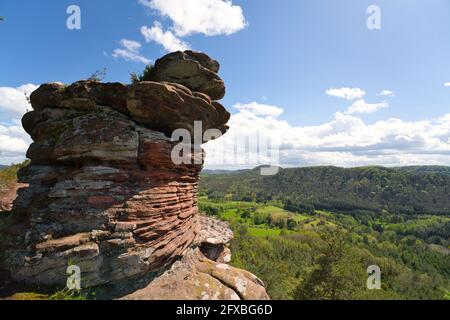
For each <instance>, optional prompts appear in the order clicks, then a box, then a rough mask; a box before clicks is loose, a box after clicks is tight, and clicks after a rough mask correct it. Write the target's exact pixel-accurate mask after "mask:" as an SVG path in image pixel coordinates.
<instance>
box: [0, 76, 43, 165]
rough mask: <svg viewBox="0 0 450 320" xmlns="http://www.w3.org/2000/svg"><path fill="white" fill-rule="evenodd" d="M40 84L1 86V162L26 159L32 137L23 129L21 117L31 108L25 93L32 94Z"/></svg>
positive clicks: (6, 162)
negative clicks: (15, 86)
mask: <svg viewBox="0 0 450 320" xmlns="http://www.w3.org/2000/svg"><path fill="white" fill-rule="evenodd" d="M37 88H38V86H36V85H34V84H24V85H22V86H20V87H17V88H11V87H0V114H1V116H2V118H3V119H8V120H7V121H4V122H2V123H0V164H3V165H9V164H12V163H18V162H21V161H23V160H24V159H25V153H26V151H27V149H28V146H29V144H30V143H31V139H30V137H29V136H28V134H27V133H26V132H25V130H23V128H22V125H21V123H20V120H19V118H20V117H22V115H23V114H25V113H26V112H27V110H31V109H32V108H31V106H30V104H29V103H28V101H27V98H26V96H25V95H30V94H31V93H32V92H33V91H34V90H36V89H37Z"/></svg>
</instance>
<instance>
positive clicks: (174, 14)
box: [139, 0, 246, 37]
mask: <svg viewBox="0 0 450 320" xmlns="http://www.w3.org/2000/svg"><path fill="white" fill-rule="evenodd" d="M139 3H141V4H142V5H144V6H146V7H148V8H150V9H152V10H156V11H158V12H159V13H160V14H161V15H162V16H163V17H169V18H170V19H171V20H172V21H173V30H174V32H175V34H176V35H177V36H179V37H184V36H187V35H191V34H195V33H202V34H204V35H207V36H216V35H223V34H225V35H230V34H232V33H235V32H237V31H239V30H242V29H243V28H245V26H246V21H245V18H244V14H243V12H242V8H241V7H240V6H237V5H233V3H232V1H231V0H189V1H186V0H139Z"/></svg>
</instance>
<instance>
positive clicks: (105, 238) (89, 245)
mask: <svg viewBox="0 0 450 320" xmlns="http://www.w3.org/2000/svg"><path fill="white" fill-rule="evenodd" d="M218 70H219V64H218V63H217V62H216V61H214V60H212V59H210V58H209V57H208V56H206V55H205V54H202V53H195V52H192V51H187V52H177V53H173V54H170V55H168V56H166V57H163V58H162V59H160V60H158V62H157V63H156V66H155V68H154V70H153V72H154V75H153V77H154V79H152V80H153V81H142V82H139V83H136V84H133V85H129V86H127V85H123V84H120V83H100V82H95V81H79V82H76V83H74V84H72V85H69V86H67V85H64V84H62V83H48V84H44V85H42V86H41V87H40V88H39V89H37V90H36V91H35V92H33V93H32V94H31V97H30V98H31V103H32V106H33V109H34V110H33V111H31V112H29V113H27V114H26V115H25V116H24V117H23V120H22V123H23V127H24V128H25V130H26V131H27V132H28V133H29V134H30V136H31V137H32V139H33V144H32V145H31V146H30V148H29V150H28V153H27V157H28V158H29V159H31V164H30V165H29V166H28V167H26V168H24V169H22V170H20V172H19V182H21V183H26V184H27V185H28V187H26V188H22V189H20V190H19V193H18V194H19V195H18V198H17V199H16V200H15V203H14V209H13V214H12V215H11V219H10V221H9V222H8V226H7V227H6V228H4V229H5V230H2V232H3V233H6V234H7V235H8V237H7V239H6V240H5V241H4V242H3V244H2V246H3V249H2V250H3V252H2V265H3V266H4V267H5V268H6V269H7V270H9V271H10V272H11V275H12V277H13V278H14V280H16V281H20V282H23V283H26V284H32V285H39V286H64V285H65V283H66V281H67V274H66V269H67V267H68V265H71V264H74V265H77V266H79V267H80V269H81V272H82V286H83V287H84V288H91V287H101V286H104V285H110V286H116V287H121V288H125V289H127V288H128V289H129V288H132V287H133V284H139V286H140V289H141V290H143V291H136V292H135V293H130V292H126V294H123V296H125V297H124V298H125V299H170V298H174V299H177V298H188V299H189V298H190V299H202V298H203V299H208V298H209V299H213V298H223V299H231V298H243V299H263V298H267V294H266V293H265V290H264V287H263V285H262V283H261V281H260V280H258V279H257V278H256V277H255V276H253V275H251V274H250V273H248V272H245V271H243V270H238V269H235V268H232V267H230V266H228V265H226V264H225V263H227V262H229V261H230V252H229V249H228V248H227V247H226V244H227V243H228V242H229V241H230V240H231V238H232V233H231V232H230V231H229V228H228V227H227V226H224V225H223V223H221V222H218V221H214V220H211V219H208V218H204V217H201V216H199V215H197V213H198V207H197V184H198V179H199V173H200V171H201V169H202V163H203V157H204V154H203V152H202V151H201V148H200V149H199V148H198V146H191V145H190V143H191V142H189V149H192V150H194V152H192V154H190V156H189V159H191V160H192V161H191V162H190V163H184V164H175V162H174V161H172V150H173V148H174V146H176V145H177V144H179V143H180V142H179V141H172V139H171V138H170V137H171V134H172V132H173V131H174V130H176V129H186V130H187V131H188V132H190V133H191V134H193V133H194V122H195V121H201V122H202V130H203V131H206V130H208V129H212V128H215V129H218V130H220V131H221V132H223V133H224V132H226V130H227V129H228V127H227V126H226V123H227V121H228V120H229V117H230V114H229V113H228V112H227V111H226V109H225V108H224V107H223V106H222V105H221V104H220V103H218V102H217V101H214V100H217V99H220V98H222V97H223V95H224V93H225V87H224V85H223V81H222V80H221V79H220V78H219V76H218V75H217V72H218ZM183 143H187V142H183ZM195 150H200V151H195ZM184 156H186V155H184ZM194 160H195V161H194ZM174 262H175V263H174ZM186 274H189V276H186ZM155 277H156V278H155ZM186 277H187V280H186ZM143 279H145V281H147V279H149V280H148V281H147V282H145V281H144V280H143ZM139 286H138V287H139ZM198 286H200V287H201V288H200V289H202V290H200V289H198V290H197V291H195V292H194V291H193V290H194V287H195V288H197V287H198ZM168 288H172V289H168ZM158 292H159V295H158ZM118 296H120V294H119V291H117V294H116V297H118Z"/></svg>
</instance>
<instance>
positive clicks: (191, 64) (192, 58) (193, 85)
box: [144, 50, 225, 100]
mask: <svg viewBox="0 0 450 320" xmlns="http://www.w3.org/2000/svg"><path fill="white" fill-rule="evenodd" d="M218 71H219V63H218V62H217V61H215V60H212V59H211V58H210V57H208V56H207V55H205V54H204V53H199V52H193V51H189V50H188V51H184V52H181V51H178V52H173V53H170V54H168V55H166V56H164V57H162V58H161V59H158V60H157V61H156V63H155V66H154V68H153V70H152V72H151V73H150V76H149V77H148V78H147V79H144V80H147V81H167V82H174V83H179V84H182V85H184V86H186V87H188V88H189V89H191V90H192V91H199V92H202V93H205V94H207V95H208V96H210V97H211V99H213V100H220V99H222V98H223V97H224V96H225V83H224V82H223V80H222V79H220V77H219V76H218V75H217V72H218Z"/></svg>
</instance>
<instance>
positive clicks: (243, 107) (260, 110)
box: [234, 102, 283, 118]
mask: <svg viewBox="0 0 450 320" xmlns="http://www.w3.org/2000/svg"><path fill="white" fill-rule="evenodd" d="M234 108H236V109H238V110H240V111H241V112H243V113H245V112H248V114H249V115H254V116H257V117H273V118H277V117H279V116H280V115H281V114H282V113H283V109H281V108H278V107H274V106H269V105H265V104H259V103H256V102H251V103H248V104H240V103H238V104H236V105H235V106H234Z"/></svg>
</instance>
